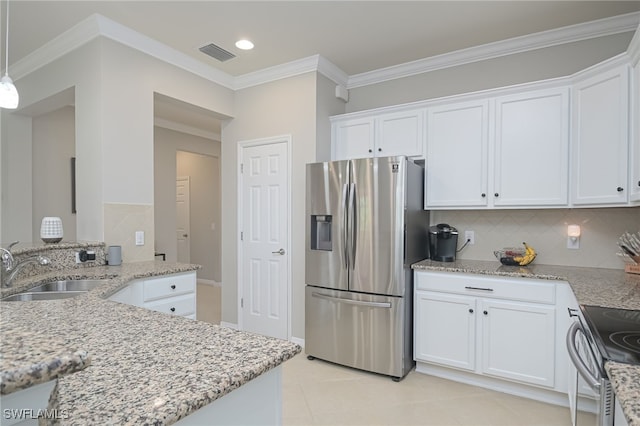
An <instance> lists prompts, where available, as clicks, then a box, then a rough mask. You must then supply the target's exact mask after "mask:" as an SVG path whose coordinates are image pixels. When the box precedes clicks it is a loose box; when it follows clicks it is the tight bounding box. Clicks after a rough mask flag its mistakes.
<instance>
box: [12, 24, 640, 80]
mask: <svg viewBox="0 0 640 426" xmlns="http://www.w3.org/2000/svg"><path fill="white" fill-rule="evenodd" d="M639 22H640V12H635V13H629V14H625V15H620V16H614V17H611V18H606V19H600V20H597V21H592V22H587V23H583V24H577V25H571V26H568V27H563V28H558V29H554V30H549V31H544V32H540V33H536V34H531V35H527V36H521V37H515V38H512V39H508V40H503V41H498V42H495V43H489V44H485V45H482V46H477V47H471V48H468V49H462V50H458V51H455V52H450V53H445V54H442V55H437V56H433V57H430V58H425V59H420V60H417V61H412V62H407V63H404V64H399V65H394V66H391V67H387V68H381V69H378V70H374V71H370V72H366V73H361V74H355V75H352V76H348V75H347V74H346V73H345V72H344V71H342V70H341V69H340V68H338V67H337V66H336V65H334V64H333V63H331V62H330V61H329V60H328V59H326V58H324V57H322V56H320V55H314V56H309V57H307V58H302V59H299V60H296V61H292V62H288V63H285V64H281V65H276V66H273V67H269V68H265V69H262V70H259V71H256V72H252V73H247V74H243V75H240V76H237V77H233V76H231V75H230V74H227V73H225V72H223V71H221V70H219V69H217V68H215V67H213V66H210V65H207V64H205V63H203V62H200V61H198V60H196V59H194V58H193V57H191V56H188V55H186V54H184V53H182V52H179V51H178V50H176V49H173V48H171V47H169V46H167V45H164V44H162V43H160V42H158V41H156V40H154V39H152V38H150V37H147V36H145V35H143V34H140V33H138V32H137V31H134V30H132V29H130V28H128V27H125V26H124V25H122V24H119V23H117V22H115V21H112V20H111V19H109V18H106V17H104V16H102V15H99V14H94V15H91V16H89V17H88V18H87V19H85V20H84V21H81V22H79V23H78V24H76V25H75V26H73V27H71V28H70V29H69V30H67V31H66V32H64V33H62V34H61V35H59V36H58V37H56V38H54V39H53V40H51V41H49V42H47V43H46V44H44V45H43V46H41V47H40V48H38V49H37V50H35V51H34V52H32V53H31V54H29V55H27V56H26V57H24V58H22V59H20V60H19V61H17V62H16V63H15V64H13V65H12V66H11V74H12V76H13V77H14V80H18V79H19V78H21V77H23V76H25V75H27V74H29V73H31V72H33V71H35V70H37V69H39V68H41V67H43V66H45V65H47V64H49V63H51V62H53V61H54V60H56V59H58V58H60V57H62V56H64V55H66V54H67V53H69V52H71V51H73V50H75V49H77V48H79V47H80V46H82V45H84V44H86V43H88V42H89V41H91V40H93V39H95V38H97V37H100V36H103V37H106V38H109V39H111V40H114V41H117V42H118V43H121V44H124V45H125V46H128V47H130V48H133V49H136V50H139V51H141V52H143V53H146V54H148V55H150V56H152V57H155V58H157V59H159V60H161V61H164V62H167V63H169V64H172V65H174V66H176V67H179V68H182V69H184V70H185V71H188V72H191V73H193V74H195V75H198V76H200V77H202V78H204V79H207V80H209V81H211V82H214V83H217V84H219V85H221V86H223V87H226V88H229V89H231V90H239V89H244V88H248V87H252V86H256V85H260V84H264V83H268V82H271V81H275V80H279V79H283V78H288V77H293V76H295V75H299V74H303V73H307V72H319V73H321V74H323V75H324V76H326V77H327V78H329V79H330V80H332V81H333V82H335V83H336V84H339V85H342V86H344V87H346V88H347V89H351V88H355V87H361V86H367V85H371V84H377V83H381V82H384V81H388V80H394V79H398V78H403V77H409V76H412V75H416V74H422V73H426V72H429V71H434V70H438V69H444V68H449V67H453V66H458V65H463V64H468V63H471V62H477V61H483V60H487V59H492V58H497V57H501V56H506V55H512V54H516V53H522V52H526V51H530V50H535V49H541V48H545V47H551V46H556V45H560V44H564V43H571V42H576V41H580V40H586V39H590V38H595V37H603V36H607V35H612V34H618V33H623V32H628V31H633V30H635V29H636V28H638V24H639ZM639 37H640V36H638V32H636V36H635V37H634V41H632V43H631V45H630V49H631V52H630V54H631V56H632V57H634V58H636V61H637V59H638V56H640V53H638V51H639V50H640V47H638V45H639V44H640V43H639V42H638V38H639Z"/></svg>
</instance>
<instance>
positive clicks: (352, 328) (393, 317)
mask: <svg viewBox="0 0 640 426" xmlns="http://www.w3.org/2000/svg"><path fill="white" fill-rule="evenodd" d="M406 302H407V299H406V298H403V297H389V296H376V295H368V294H359V293H352V292H350V291H336V290H327V289H322V288H316V287H310V286H307V287H306V294H305V315H306V321H305V336H306V338H305V351H306V353H307V354H308V355H311V356H314V357H317V358H320V359H323V360H326V361H331V362H335V363H337V364H341V365H346V366H349V367H354V368H359V369H362V370H367V371H372V372H374V373H379V374H385V375H388V376H392V377H397V378H401V377H404V376H405V375H406V374H407V373H408V372H409V370H410V369H411V368H412V367H413V360H412V355H413V354H412V353H411V346H410V344H411V328H406V326H407V321H409V324H410V320H408V318H407V316H408V315H410V314H411V313H410V306H407V305H406Z"/></svg>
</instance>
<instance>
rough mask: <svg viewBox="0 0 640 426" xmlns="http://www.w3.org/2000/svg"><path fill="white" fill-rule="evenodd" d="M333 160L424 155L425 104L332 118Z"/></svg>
mask: <svg viewBox="0 0 640 426" xmlns="http://www.w3.org/2000/svg"><path fill="white" fill-rule="evenodd" d="M331 127H332V138H331V152H332V159H333V160H345V159H350V158H366V157H388V156H394V155H406V156H409V157H422V156H423V155H424V108H419V109H398V110H397V111H390V112H385V113H371V114H367V115H364V116H357V117H353V116H351V115H349V116H340V117H333V118H332V119H331Z"/></svg>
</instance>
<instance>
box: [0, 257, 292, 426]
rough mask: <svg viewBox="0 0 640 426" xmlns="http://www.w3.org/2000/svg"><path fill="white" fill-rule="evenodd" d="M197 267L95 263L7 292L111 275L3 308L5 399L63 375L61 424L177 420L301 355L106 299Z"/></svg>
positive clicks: (0, 365) (282, 345)
mask: <svg viewBox="0 0 640 426" xmlns="http://www.w3.org/2000/svg"><path fill="white" fill-rule="evenodd" d="M195 269H197V266H196V265H184V264H172V263H167V262H139V263H130V264H122V265H121V266H97V267H93V268H85V269H81V270H77V269H73V270H71V269H70V270H68V271H55V272H51V273H47V274H43V275H40V276H37V277H34V278H30V279H28V280H24V281H19V282H18V283H16V286H15V287H14V288H11V289H3V290H2V292H1V295H2V296H6V295H8V294H11V293H15V292H18V291H21V290H24V289H27V288H30V287H32V286H34V285H36V284H38V283H40V282H42V281H45V280H46V281H48V280H54V279H55V280H57V279H70V278H75V279H79V278H110V281H109V282H107V283H106V284H104V285H102V286H100V287H98V288H96V289H94V290H92V291H90V292H88V293H86V294H83V295H80V296H77V297H74V298H70V299H62V300H50V301H37V302H2V309H1V311H0V336H1V337H2V359H1V360H0V372H1V373H2V376H1V380H2V382H1V389H2V394H8V393H11V392H14V391H17V390H20V389H25V388H27V387H29V386H31V385H34V384H36V383H41V382H45V381H48V380H51V379H57V380H58V383H57V401H56V402H57V403H56V405H55V408H56V409H58V410H62V412H64V413H68V417H67V418H66V419H62V420H61V421H62V423H63V424H83V425H84V424H125V423H126V424H171V423H175V422H176V421H178V420H179V419H181V418H184V417H185V416H187V415H189V414H190V413H192V412H194V411H195V410H197V409H199V408H201V407H203V406H205V405H207V404H209V403H211V402H213V401H214V400H216V399H217V398H220V397H221V396H223V395H225V394H227V393H229V392H231V391H233V390H234V389H236V388H238V387H239V386H242V385H243V384H245V383H247V382H248V381H250V380H251V379H253V378H255V377H257V376H259V375H261V374H262V373H264V372H266V371H268V370H270V369H272V368H274V367H276V366H278V365H279V364H281V363H282V362H284V361H286V360H288V359H290V358H292V357H293V356H294V355H296V354H297V353H299V352H300V351H301V348H300V346H298V345H296V344H293V343H291V342H287V341H284V340H279V339H273V338H269V337H265V336H261V335H256V334H251V333H247V332H241V331H237V330H232V329H229V328H223V327H219V326H216V325H212V324H209V323H205V322H201V321H194V320H190V319H187V318H182V317H178V316H172V315H167V314H163V313H160V312H155V311H150V310H147V309H144V308H139V307H135V306H130V305H126V304H121V303H117V302H113V301H110V300H106V299H107V298H108V297H109V296H111V295H112V294H114V293H115V292H117V291H118V290H120V289H121V288H123V287H125V286H126V285H127V284H128V283H129V282H130V281H131V280H134V279H138V278H145V277H151V276H158V275H165V274H171V273H179V272H186V271H192V270H195ZM87 366H88V367H87ZM85 367H87V368H85ZM70 373H73V374H70Z"/></svg>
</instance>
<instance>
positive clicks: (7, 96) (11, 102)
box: [0, 0, 20, 109]
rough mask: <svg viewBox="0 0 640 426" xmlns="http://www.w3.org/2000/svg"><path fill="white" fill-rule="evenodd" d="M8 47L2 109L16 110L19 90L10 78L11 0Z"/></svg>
mask: <svg viewBox="0 0 640 426" xmlns="http://www.w3.org/2000/svg"><path fill="white" fill-rule="evenodd" d="M6 41H7V45H6V48H5V49H4V56H5V59H6V66H5V68H4V77H2V79H1V80H0V108H7V109H16V108H18V103H19V102H20V96H19V95H18V89H16V86H15V85H14V84H13V80H11V77H9V0H7V37H6Z"/></svg>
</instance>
